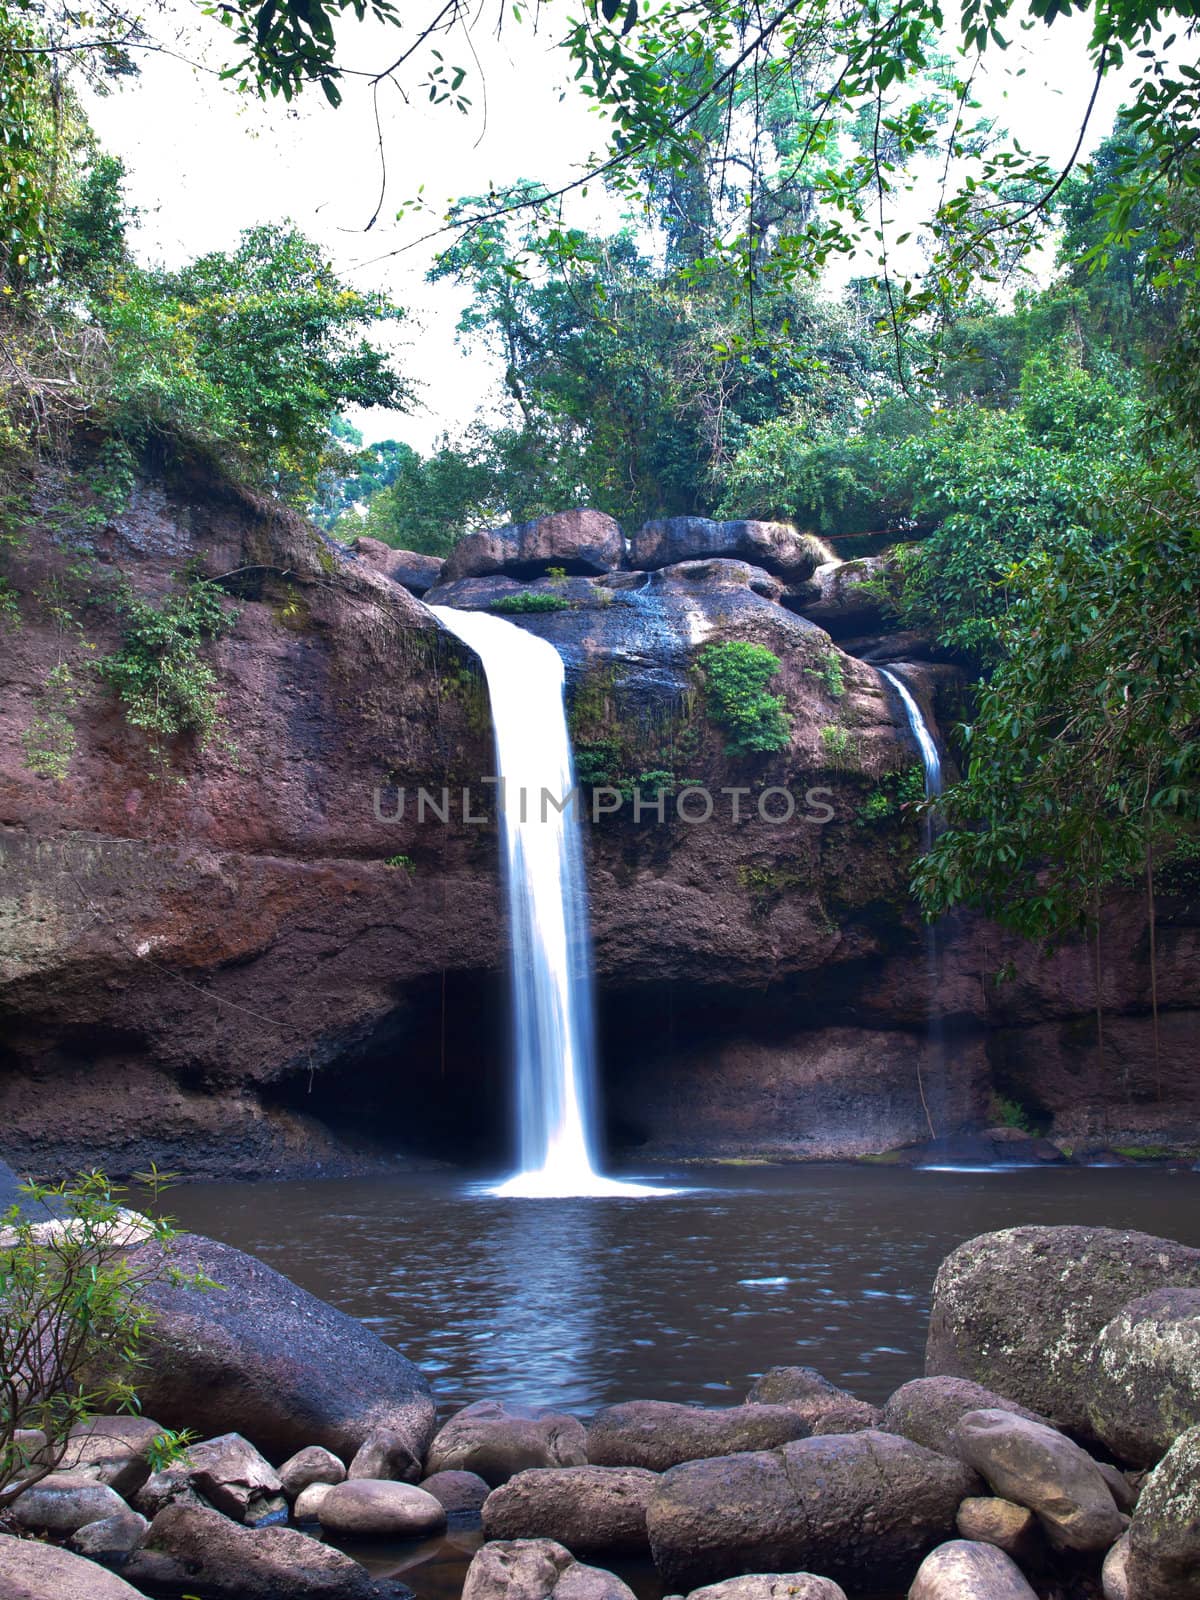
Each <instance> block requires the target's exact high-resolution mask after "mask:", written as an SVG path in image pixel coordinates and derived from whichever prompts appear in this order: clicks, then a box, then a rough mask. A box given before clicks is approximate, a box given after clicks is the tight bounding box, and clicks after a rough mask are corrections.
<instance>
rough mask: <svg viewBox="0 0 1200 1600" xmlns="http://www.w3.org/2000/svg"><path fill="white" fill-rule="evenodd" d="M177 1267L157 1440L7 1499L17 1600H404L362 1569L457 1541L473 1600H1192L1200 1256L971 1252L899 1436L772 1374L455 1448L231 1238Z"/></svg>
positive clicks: (802, 1380) (162, 1291) (353, 1334)
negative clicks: (715, 1396)
mask: <svg viewBox="0 0 1200 1600" xmlns="http://www.w3.org/2000/svg"><path fill="white" fill-rule="evenodd" d="M158 1248H160V1247H159V1246H157V1245H154V1244H135V1245H134V1246H133V1248H132V1250H131V1251H130V1257H129V1258H130V1260H134V1261H135V1260H136V1258H137V1257H138V1253H139V1252H143V1251H146V1250H154V1249H158ZM175 1252H176V1263H177V1265H178V1266H179V1267H180V1269H181V1270H183V1271H184V1272H188V1271H190V1270H192V1269H193V1267H195V1266H196V1265H198V1264H202V1265H203V1269H204V1271H205V1272H207V1273H208V1274H209V1275H210V1276H211V1277H213V1278H214V1279H215V1280H216V1281H217V1282H218V1283H219V1284H220V1285H221V1286H222V1287H221V1288H220V1289H219V1290H215V1291H205V1290H202V1289H200V1288H197V1287H194V1286H188V1285H182V1284H179V1283H172V1282H169V1281H164V1282H160V1283H158V1284H157V1285H156V1286H155V1287H154V1288H153V1290H152V1291H151V1298H152V1303H153V1306H154V1311H155V1321H154V1323H153V1327H152V1332H151V1335H150V1342H149V1347H148V1351H147V1363H146V1366H145V1369H144V1377H143V1379H142V1380H141V1381H140V1383H139V1388H140V1391H141V1397H142V1403H143V1407H144V1414H143V1415H139V1416H104V1417H95V1418H93V1419H92V1420H90V1421H89V1422H86V1423H84V1424H82V1425H81V1426H79V1427H77V1428H76V1429H75V1430H74V1432H73V1433H72V1435H71V1438H70V1441H69V1444H68V1448H67V1452H66V1454H65V1456H64V1457H63V1458H62V1460H61V1461H59V1462H58V1463H57V1465H56V1466H55V1468H54V1470H53V1471H51V1472H50V1473H49V1474H48V1475H45V1476H42V1477H41V1478H40V1481H38V1482H36V1483H31V1485H30V1486H29V1487H28V1488H26V1489H25V1490H24V1491H23V1492H22V1493H20V1494H19V1495H18V1496H17V1497H16V1498H15V1499H14V1500H13V1502H12V1504H11V1506H10V1508H9V1510H8V1512H7V1514H6V1524H7V1526H6V1531H4V1532H3V1533H2V1534H0V1595H2V1596H3V1597H4V1600H139V1597H150V1600H191V1597H196V1600H388V1597H392V1600H396V1597H399V1596H401V1595H405V1596H407V1595H410V1594H411V1593H412V1591H411V1590H410V1589H408V1588H407V1587H406V1586H405V1585H404V1584H402V1583H400V1582H399V1581H398V1580H396V1579H394V1578H378V1577H373V1576H372V1575H371V1573H370V1572H369V1571H368V1568H367V1566H365V1565H363V1564H362V1563H361V1562H360V1561H359V1560H357V1559H356V1558H355V1555H352V1554H348V1553H346V1550H345V1549H343V1548H341V1547H342V1546H346V1547H348V1548H349V1549H351V1550H354V1551H355V1552H356V1553H358V1554H363V1553H364V1552H365V1551H367V1550H369V1548H370V1546H371V1543H372V1541H381V1540H387V1541H390V1542H392V1543H393V1544H394V1543H395V1542H396V1541H410V1542H412V1543H413V1545H414V1547H415V1545H416V1544H417V1543H418V1542H420V1541H422V1540H428V1539H430V1538H432V1537H436V1536H437V1535H439V1534H442V1533H444V1532H445V1531H446V1530H447V1529H448V1528H449V1529H451V1530H457V1531H460V1532H461V1531H462V1530H464V1529H481V1534H482V1539H483V1543H482V1545H481V1547H480V1548H479V1549H478V1551H477V1553H476V1554H475V1555H474V1557H473V1559H472V1561H471V1563H470V1567H469V1570H468V1571H467V1574H466V1579H465V1584H464V1587H463V1595H464V1600H550V1597H551V1596H555V1597H557V1600H633V1590H632V1589H631V1588H630V1587H629V1585H628V1584H627V1582H626V1581H625V1579H624V1577H622V1576H621V1575H620V1574H621V1572H622V1571H624V1572H625V1573H626V1575H629V1573H630V1572H631V1571H632V1568H631V1567H630V1566H629V1564H630V1563H633V1564H634V1566H638V1565H640V1566H641V1567H642V1568H643V1569H644V1570H649V1564H650V1563H652V1564H653V1569H654V1571H655V1572H656V1573H657V1579H658V1584H659V1585H660V1586H661V1589H662V1592H663V1593H664V1594H667V1595H679V1596H683V1595H686V1596H688V1597H689V1600H784V1597H785V1596H786V1597H788V1600H859V1597H863V1596H871V1597H877V1596H886V1597H888V1600H899V1597H901V1596H904V1595H907V1596H908V1597H909V1600H1096V1597H1098V1596H1100V1595H1103V1597H1104V1600H1192V1597H1197V1596H1200V1515H1198V1514H1197V1505H1198V1503H1200V1377H1198V1374H1200V1362H1198V1361H1197V1359H1196V1358H1197V1353H1198V1352H1200V1251H1197V1250H1192V1249H1188V1248H1186V1247H1184V1246H1182V1245H1179V1244H1175V1243H1173V1242H1171V1241H1170V1240H1165V1239H1157V1238H1153V1237H1150V1236H1149V1235H1145V1234H1138V1233H1130V1232H1117V1231H1113V1230H1108V1229H1103V1228H1083V1227H1053V1228H1042V1227H1020V1228H1012V1229H1007V1230H1004V1231H1002V1232H999V1233H992V1234H985V1235H982V1236H981V1237H979V1238H976V1239H972V1240H970V1241H968V1242H967V1243H965V1244H963V1245H961V1246H960V1247H959V1248H958V1249H957V1250H955V1251H954V1252H953V1253H952V1254H951V1255H950V1256H949V1257H947V1259H946V1260H945V1262H944V1263H943V1264H942V1267H941V1269H940V1271H939V1273H938V1277H937V1281H936V1284H935V1288H934V1295H933V1307H932V1315H931V1319H930V1329H929V1341H928V1348H927V1354H926V1367H925V1375H924V1376H922V1377H914V1378H913V1379H912V1381H910V1382H908V1383H905V1384H904V1385H903V1386H902V1387H901V1388H900V1389H898V1390H897V1391H896V1392H895V1393H894V1394H893V1395H891V1397H890V1398H889V1399H888V1400H887V1402H886V1404H885V1405H884V1406H883V1407H881V1408H877V1407H875V1406H872V1405H869V1404H867V1403H866V1402H865V1401H863V1400H861V1399H859V1398H858V1397H856V1396H855V1395H853V1394H850V1393H848V1392H846V1391H845V1390H842V1389H839V1388H838V1387H837V1386H835V1385H834V1384H832V1383H830V1382H829V1381H828V1380H827V1379H825V1378H824V1377H822V1376H821V1375H820V1374H819V1373H817V1372H815V1371H813V1370H812V1369H810V1368H805V1367H775V1368H772V1369H770V1370H769V1371H767V1372H765V1373H764V1374H763V1375H762V1377H760V1378H759V1379H758V1381H757V1382H756V1383H755V1384H754V1386H753V1388H752V1389H751V1390H750V1392H749V1393H748V1394H747V1396H746V1399H745V1402H744V1403H743V1404H740V1405H737V1406H732V1407H726V1408H720V1409H718V1408H707V1407H702V1406H692V1405H678V1404H673V1403H667V1402H661V1401H634V1402H628V1403H624V1404H614V1405H609V1406H607V1407H605V1408H604V1409H602V1410H600V1411H598V1412H596V1413H595V1414H594V1415H592V1416H590V1417H587V1418H581V1417H575V1416H569V1415H565V1414H561V1413H559V1412H555V1411H553V1410H547V1409H545V1408H538V1407H523V1406H517V1405H511V1404H504V1403H501V1402H499V1401H494V1400H487V1399H482V1400H479V1401H477V1402H476V1403H474V1404H472V1405H469V1406H467V1407H466V1408H465V1409H463V1410H461V1411H459V1412H457V1413H456V1414H455V1415H453V1416H451V1417H449V1418H447V1419H446V1420H444V1421H443V1422H442V1423H441V1425H440V1426H438V1422H437V1418H436V1415H435V1406H434V1402H433V1399H432V1397H431V1394H430V1391H429V1387H428V1384H427V1383H426V1381H425V1379H424V1378H423V1376H422V1375H421V1373H420V1372H419V1371H418V1369H417V1368H416V1367H415V1366H414V1365H413V1364H412V1363H411V1362H410V1361H409V1360H407V1359H406V1358H405V1357H404V1356H403V1355H401V1354H400V1353H399V1352H397V1351H395V1350H393V1349H391V1348H389V1347H388V1346H386V1345H384V1344H382V1343H381V1342H380V1341H379V1340H378V1339H376V1338H375V1336H374V1335H373V1334H371V1333H370V1332H369V1331H368V1330H367V1329H366V1328H364V1327H363V1326H362V1325H361V1324H359V1323H358V1322H356V1321H354V1320H353V1319H352V1318H349V1317H346V1316H345V1315H343V1314H342V1313H341V1312H338V1311H335V1310H334V1309H333V1308H332V1307H330V1306H328V1305H325V1304H323V1303H322V1302H321V1301H319V1300H316V1299H315V1298H314V1297H313V1296H311V1295H308V1294H306V1293H305V1292H304V1291H303V1290H301V1289H299V1288H298V1287H297V1286H296V1285H294V1284H292V1283H290V1282H289V1281H288V1280H287V1279H286V1278H284V1277H282V1276H281V1275H280V1274H278V1273H276V1272H274V1271H273V1270H272V1269H271V1268H269V1267H267V1266H265V1265H264V1264H263V1263H262V1262H260V1261H257V1260H256V1259H255V1258H254V1257H251V1256H248V1255H245V1254H244V1253H242V1252H241V1251H238V1250H234V1249H232V1248H230V1247H229V1246H225V1245H221V1244H218V1243H216V1242H215V1241H213V1240H209V1239H201V1238H198V1237H195V1236H184V1237H183V1238H182V1239H180V1240H179V1241H177V1243H176V1246H175ZM185 1426H186V1427H188V1428H190V1429H192V1430H193V1431H194V1432H195V1433H197V1434H200V1435H202V1437H200V1438H199V1439H197V1440H196V1442H194V1443H192V1444H190V1445H189V1447H188V1448H187V1451H186V1455H185V1456H184V1457H183V1459H182V1460H179V1461H176V1462H175V1463H173V1464H171V1465H168V1466H166V1467H162V1468H160V1469H159V1470H155V1469H154V1441H155V1439H156V1437H157V1436H158V1435H159V1434H160V1433H161V1430H162V1429H163V1428H165V1427H185ZM18 1442H19V1445H20V1448H21V1449H22V1451H23V1452H24V1454H25V1458H26V1459H27V1460H29V1461H30V1462H31V1463H36V1462H37V1460H38V1454H39V1451H40V1450H41V1449H42V1448H43V1447H44V1443H45V1441H44V1440H43V1439H39V1438H37V1437H31V1436H25V1437H23V1438H22V1439H20V1440H19V1441H18ZM614 1569H615V1570H614Z"/></svg>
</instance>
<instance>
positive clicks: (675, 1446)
mask: <svg viewBox="0 0 1200 1600" xmlns="http://www.w3.org/2000/svg"><path fill="white" fill-rule="evenodd" d="M811 1432H812V1428H811V1426H810V1425H809V1423H808V1421H807V1419H806V1418H805V1417H804V1416H803V1415H802V1414H800V1413H799V1412H796V1411H793V1410H792V1409H791V1408H790V1407H788V1406H760V1405H745V1406H725V1407H718V1406H712V1407H709V1406H685V1405H678V1404H676V1403H675V1402H674V1401H670V1400H630V1401H628V1402H627V1403H626V1404H624V1405H618V1406H605V1407H604V1408H603V1410H600V1411H597V1413H596V1415H595V1416H594V1417H593V1418H592V1420H591V1422H590V1423H589V1424H588V1431H587V1452H588V1460H589V1461H590V1462H592V1463H593V1465H596V1466H605V1467H644V1468H646V1469H647V1470H648V1471H650V1472H665V1471H666V1469H667V1468H668V1467H674V1466H678V1465H679V1463H680V1462H683V1461H700V1460H702V1459H704V1458H706V1457H709V1456H729V1455H733V1454H735V1453H736V1452H738V1451H743V1450H773V1449H775V1448H776V1447H777V1446H779V1445H782V1444H787V1443H789V1441H791V1440H793V1439H805V1438H807V1437H808V1435H809V1434H810V1433H811Z"/></svg>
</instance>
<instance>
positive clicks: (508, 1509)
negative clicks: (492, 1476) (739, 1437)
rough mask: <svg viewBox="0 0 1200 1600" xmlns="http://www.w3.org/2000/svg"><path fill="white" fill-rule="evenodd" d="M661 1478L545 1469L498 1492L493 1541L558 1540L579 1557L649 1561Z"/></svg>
mask: <svg viewBox="0 0 1200 1600" xmlns="http://www.w3.org/2000/svg"><path fill="white" fill-rule="evenodd" d="M658 1482H659V1476H658V1474H657V1473H656V1472H647V1471H645V1470H644V1469H642V1468H641V1467H596V1466H588V1467H557V1468H555V1467H549V1468H547V1467H540V1468H536V1469H535V1470H533V1471H532V1472H518V1473H517V1474H516V1476H515V1477H512V1478H510V1479H509V1480H508V1482H507V1483H505V1484H501V1486H500V1488H498V1489H493V1490H492V1492H491V1494H490V1495H489V1496H488V1498H487V1502H486V1504H485V1505H484V1508H483V1532H484V1537H485V1538H488V1539H553V1540H555V1541H556V1542H557V1543H558V1544H564V1545H566V1547H567V1549H568V1550H570V1551H571V1552H572V1553H573V1554H575V1555H585V1556H586V1555H599V1554H602V1553H603V1554H607V1555H613V1556H616V1555H631V1556H632V1555H649V1553H650V1542H649V1539H648V1537H647V1535H646V1506H647V1504H648V1503H649V1500H650V1496H651V1494H652V1493H653V1492H654V1490H655V1489H656V1488H657V1486H658Z"/></svg>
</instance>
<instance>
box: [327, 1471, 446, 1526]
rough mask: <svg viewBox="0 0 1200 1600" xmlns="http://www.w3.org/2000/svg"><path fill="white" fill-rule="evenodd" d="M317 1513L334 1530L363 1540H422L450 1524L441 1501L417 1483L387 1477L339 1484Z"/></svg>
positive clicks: (356, 1479)
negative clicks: (447, 1521) (396, 1480)
mask: <svg viewBox="0 0 1200 1600" xmlns="http://www.w3.org/2000/svg"><path fill="white" fill-rule="evenodd" d="M317 1516H318V1518H319V1519H320V1523H321V1526H322V1528H325V1529H327V1530H328V1531H329V1532H330V1533H337V1534H345V1535H350V1536H351V1537H354V1538H362V1539H420V1538H424V1537H425V1536H426V1535H427V1534H431V1533H440V1532H441V1530H442V1529H443V1528H444V1527H445V1526H446V1510H445V1507H444V1506H443V1505H442V1502H441V1501H440V1500H438V1499H435V1497H434V1496H433V1495H431V1494H426V1492H425V1490H424V1489H418V1488H417V1487H416V1485H415V1484H411V1483H396V1482H394V1481H393V1480H391V1479H383V1478H379V1479H376V1478H349V1479H347V1480H346V1482H345V1483H335V1484H334V1486H333V1487H332V1488H331V1489H330V1491H329V1493H328V1494H327V1495H325V1496H324V1498H323V1499H322V1500H321V1503H320V1505H319V1506H318V1507H317Z"/></svg>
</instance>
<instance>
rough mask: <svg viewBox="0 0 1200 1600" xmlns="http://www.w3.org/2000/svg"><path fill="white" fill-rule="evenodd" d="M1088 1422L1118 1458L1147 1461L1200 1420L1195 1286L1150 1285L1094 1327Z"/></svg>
mask: <svg viewBox="0 0 1200 1600" xmlns="http://www.w3.org/2000/svg"><path fill="white" fill-rule="evenodd" d="M1088 1368H1089V1373H1088V1420H1089V1422H1090V1424H1091V1428H1092V1431H1093V1432H1094V1433H1095V1435H1096V1437H1097V1438H1098V1439H1101V1440H1103V1442H1104V1443H1105V1444H1106V1445H1107V1446H1108V1448H1109V1449H1110V1450H1111V1451H1112V1452H1113V1454H1114V1455H1115V1456H1117V1458H1118V1459H1119V1460H1121V1461H1125V1462H1128V1463H1129V1465H1131V1466H1134V1467H1152V1466H1154V1464H1155V1463H1156V1462H1158V1461H1161V1459H1162V1457H1163V1456H1164V1455H1165V1454H1166V1452H1167V1451H1168V1450H1169V1449H1170V1447H1171V1446H1172V1444H1174V1442H1175V1440H1176V1439H1177V1438H1178V1437H1179V1435H1180V1434H1181V1433H1184V1432H1186V1430H1187V1429H1188V1428H1190V1427H1193V1426H1195V1424H1196V1423H1198V1422H1200V1288H1198V1289H1179V1288H1168V1289H1155V1290H1153V1291H1152V1292H1151V1293H1150V1294H1147V1295H1142V1296H1140V1297H1139V1298H1138V1299H1137V1300H1132V1301H1131V1302H1130V1303H1129V1305H1127V1306H1124V1307H1122V1309H1121V1310H1120V1311H1119V1312H1118V1313H1117V1315H1116V1316H1115V1317H1114V1318H1113V1320H1112V1321H1111V1322H1109V1323H1108V1324H1107V1325H1106V1326H1105V1327H1103V1328H1102V1329H1101V1330H1100V1333H1099V1335H1098V1337H1097V1339H1096V1342H1095V1344H1094V1345H1093V1346H1092V1351H1091V1357H1090V1360H1089V1363H1088Z"/></svg>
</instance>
